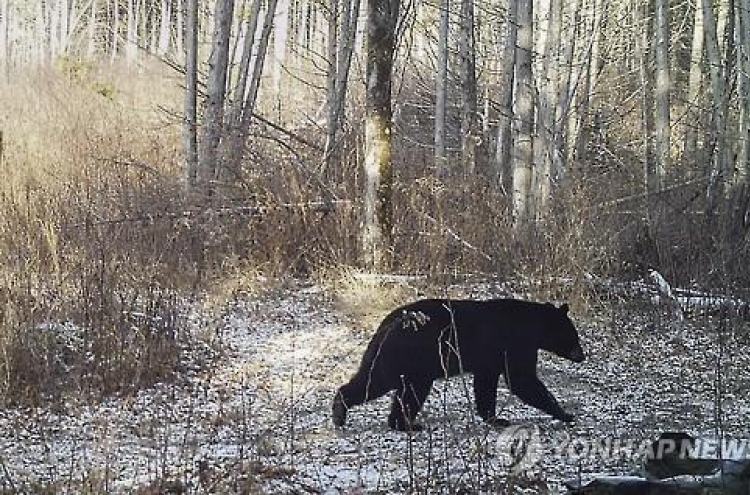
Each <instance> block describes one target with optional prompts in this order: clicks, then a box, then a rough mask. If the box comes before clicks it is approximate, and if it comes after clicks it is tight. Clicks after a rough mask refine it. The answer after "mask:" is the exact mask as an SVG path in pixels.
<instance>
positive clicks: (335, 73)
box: [323, 0, 360, 169]
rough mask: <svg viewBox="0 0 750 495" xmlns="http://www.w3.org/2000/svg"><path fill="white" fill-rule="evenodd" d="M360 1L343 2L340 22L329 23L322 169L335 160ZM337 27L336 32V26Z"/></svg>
mask: <svg viewBox="0 0 750 495" xmlns="http://www.w3.org/2000/svg"><path fill="white" fill-rule="evenodd" d="M359 6H360V0H353V1H349V0H347V1H345V2H344V3H343V5H342V11H341V13H340V14H341V15H340V17H341V21H340V23H339V22H336V20H335V19H333V20H332V25H331V26H330V28H329V48H328V57H329V60H328V71H329V73H328V94H327V96H326V99H327V101H328V125H327V130H326V131H327V132H326V143H325V149H324V153H323V155H324V169H327V168H328V167H330V166H331V164H332V163H333V161H334V158H335V157H336V149H337V148H338V141H339V134H340V132H341V125H342V121H343V118H344V109H345V106H346V92H347V87H348V81H349V68H350V67H351V61H352V53H353V51H354V37H355V35H356V29H357V18H358V17H359ZM330 12H331V15H332V16H333V13H337V12H338V0H331V9H330ZM339 24H340V27H341V28H340V29H338V26H339Z"/></svg>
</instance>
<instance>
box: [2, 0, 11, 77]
mask: <svg viewBox="0 0 750 495" xmlns="http://www.w3.org/2000/svg"><path fill="white" fill-rule="evenodd" d="M8 13H9V12H8V0H0V80H2V79H5V78H7V77H8V72H9V67H10V50H9V49H8V48H9V45H8V38H9V37H8V32H9V29H10V21H9V20H8Z"/></svg>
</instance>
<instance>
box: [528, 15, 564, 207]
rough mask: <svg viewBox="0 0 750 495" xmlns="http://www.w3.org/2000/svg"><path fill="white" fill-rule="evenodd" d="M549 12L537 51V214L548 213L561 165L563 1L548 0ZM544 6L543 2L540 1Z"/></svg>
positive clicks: (535, 143)
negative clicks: (559, 115)
mask: <svg viewBox="0 0 750 495" xmlns="http://www.w3.org/2000/svg"><path fill="white" fill-rule="evenodd" d="M546 3H547V4H548V5H546V8H545V11H546V12H547V16H546V19H545V20H544V24H545V26H546V36H544V37H541V38H540V43H542V42H543V44H540V46H539V49H538V50H537V52H538V53H543V54H545V55H544V58H543V59H542V63H541V65H540V66H539V69H540V71H539V73H540V74H539V76H538V77H537V84H536V87H537V88H539V89H538V91H539V102H538V105H537V107H538V108H537V132H536V134H535V136H534V145H533V146H534V153H535V155H536V158H535V160H534V164H535V166H536V167H537V171H538V173H536V174H535V177H536V181H535V182H536V183H535V185H534V189H535V190H536V191H538V196H539V198H538V204H537V207H536V213H537V216H539V217H541V216H544V215H546V213H547V209H548V205H549V200H550V198H551V194H552V183H553V180H554V179H555V177H556V176H557V174H558V169H559V168H560V163H559V161H560V159H559V149H558V136H557V133H556V129H557V128H558V126H557V124H556V122H555V118H556V116H555V108H557V107H558V106H559V104H558V102H557V98H558V64H559V46H560V17H561V16H560V14H561V9H562V2H561V0H552V1H550V0H546ZM540 5H541V4H540Z"/></svg>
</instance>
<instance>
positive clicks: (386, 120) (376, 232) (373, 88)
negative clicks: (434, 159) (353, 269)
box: [362, 0, 400, 270]
mask: <svg viewBox="0 0 750 495" xmlns="http://www.w3.org/2000/svg"><path fill="white" fill-rule="evenodd" d="M399 3H400V2H399V0H370V1H369V2H368V15H367V24H368V26H367V79H366V80H367V87H366V96H365V98H366V110H365V111H366V115H365V161H364V172H365V195H364V225H363V233H362V245H363V252H364V262H365V265H366V266H367V267H369V268H370V269H373V270H382V269H385V268H386V267H387V265H388V255H387V253H388V251H389V249H390V246H391V243H392V230H393V211H392V203H391V201H392V192H393V169H392V163H391V151H392V145H393V136H392V130H393V122H392V118H393V114H392V109H391V77H392V75H393V59H394V50H395V46H396V24H397V21H398V13H399Z"/></svg>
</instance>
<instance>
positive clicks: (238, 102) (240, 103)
mask: <svg viewBox="0 0 750 495" xmlns="http://www.w3.org/2000/svg"><path fill="white" fill-rule="evenodd" d="M261 4H262V2H261V1H260V0H254V2H253V6H252V9H251V10H250V16H249V17H248V19H247V23H246V24H247V25H246V27H245V32H244V39H243V44H242V56H241V57H240V65H239V69H238V71H237V73H238V75H237V82H236V84H235V86H234V92H233V95H234V101H233V103H232V109H231V111H230V115H229V119H228V121H229V124H230V126H231V127H232V130H233V132H236V131H239V130H240V129H239V127H240V124H241V121H242V110H243V108H244V106H245V97H246V94H247V92H248V78H249V76H250V63H251V62H252V58H253V46H254V45H255V32H256V31H257V29H258V19H259V18H260V8H261Z"/></svg>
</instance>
